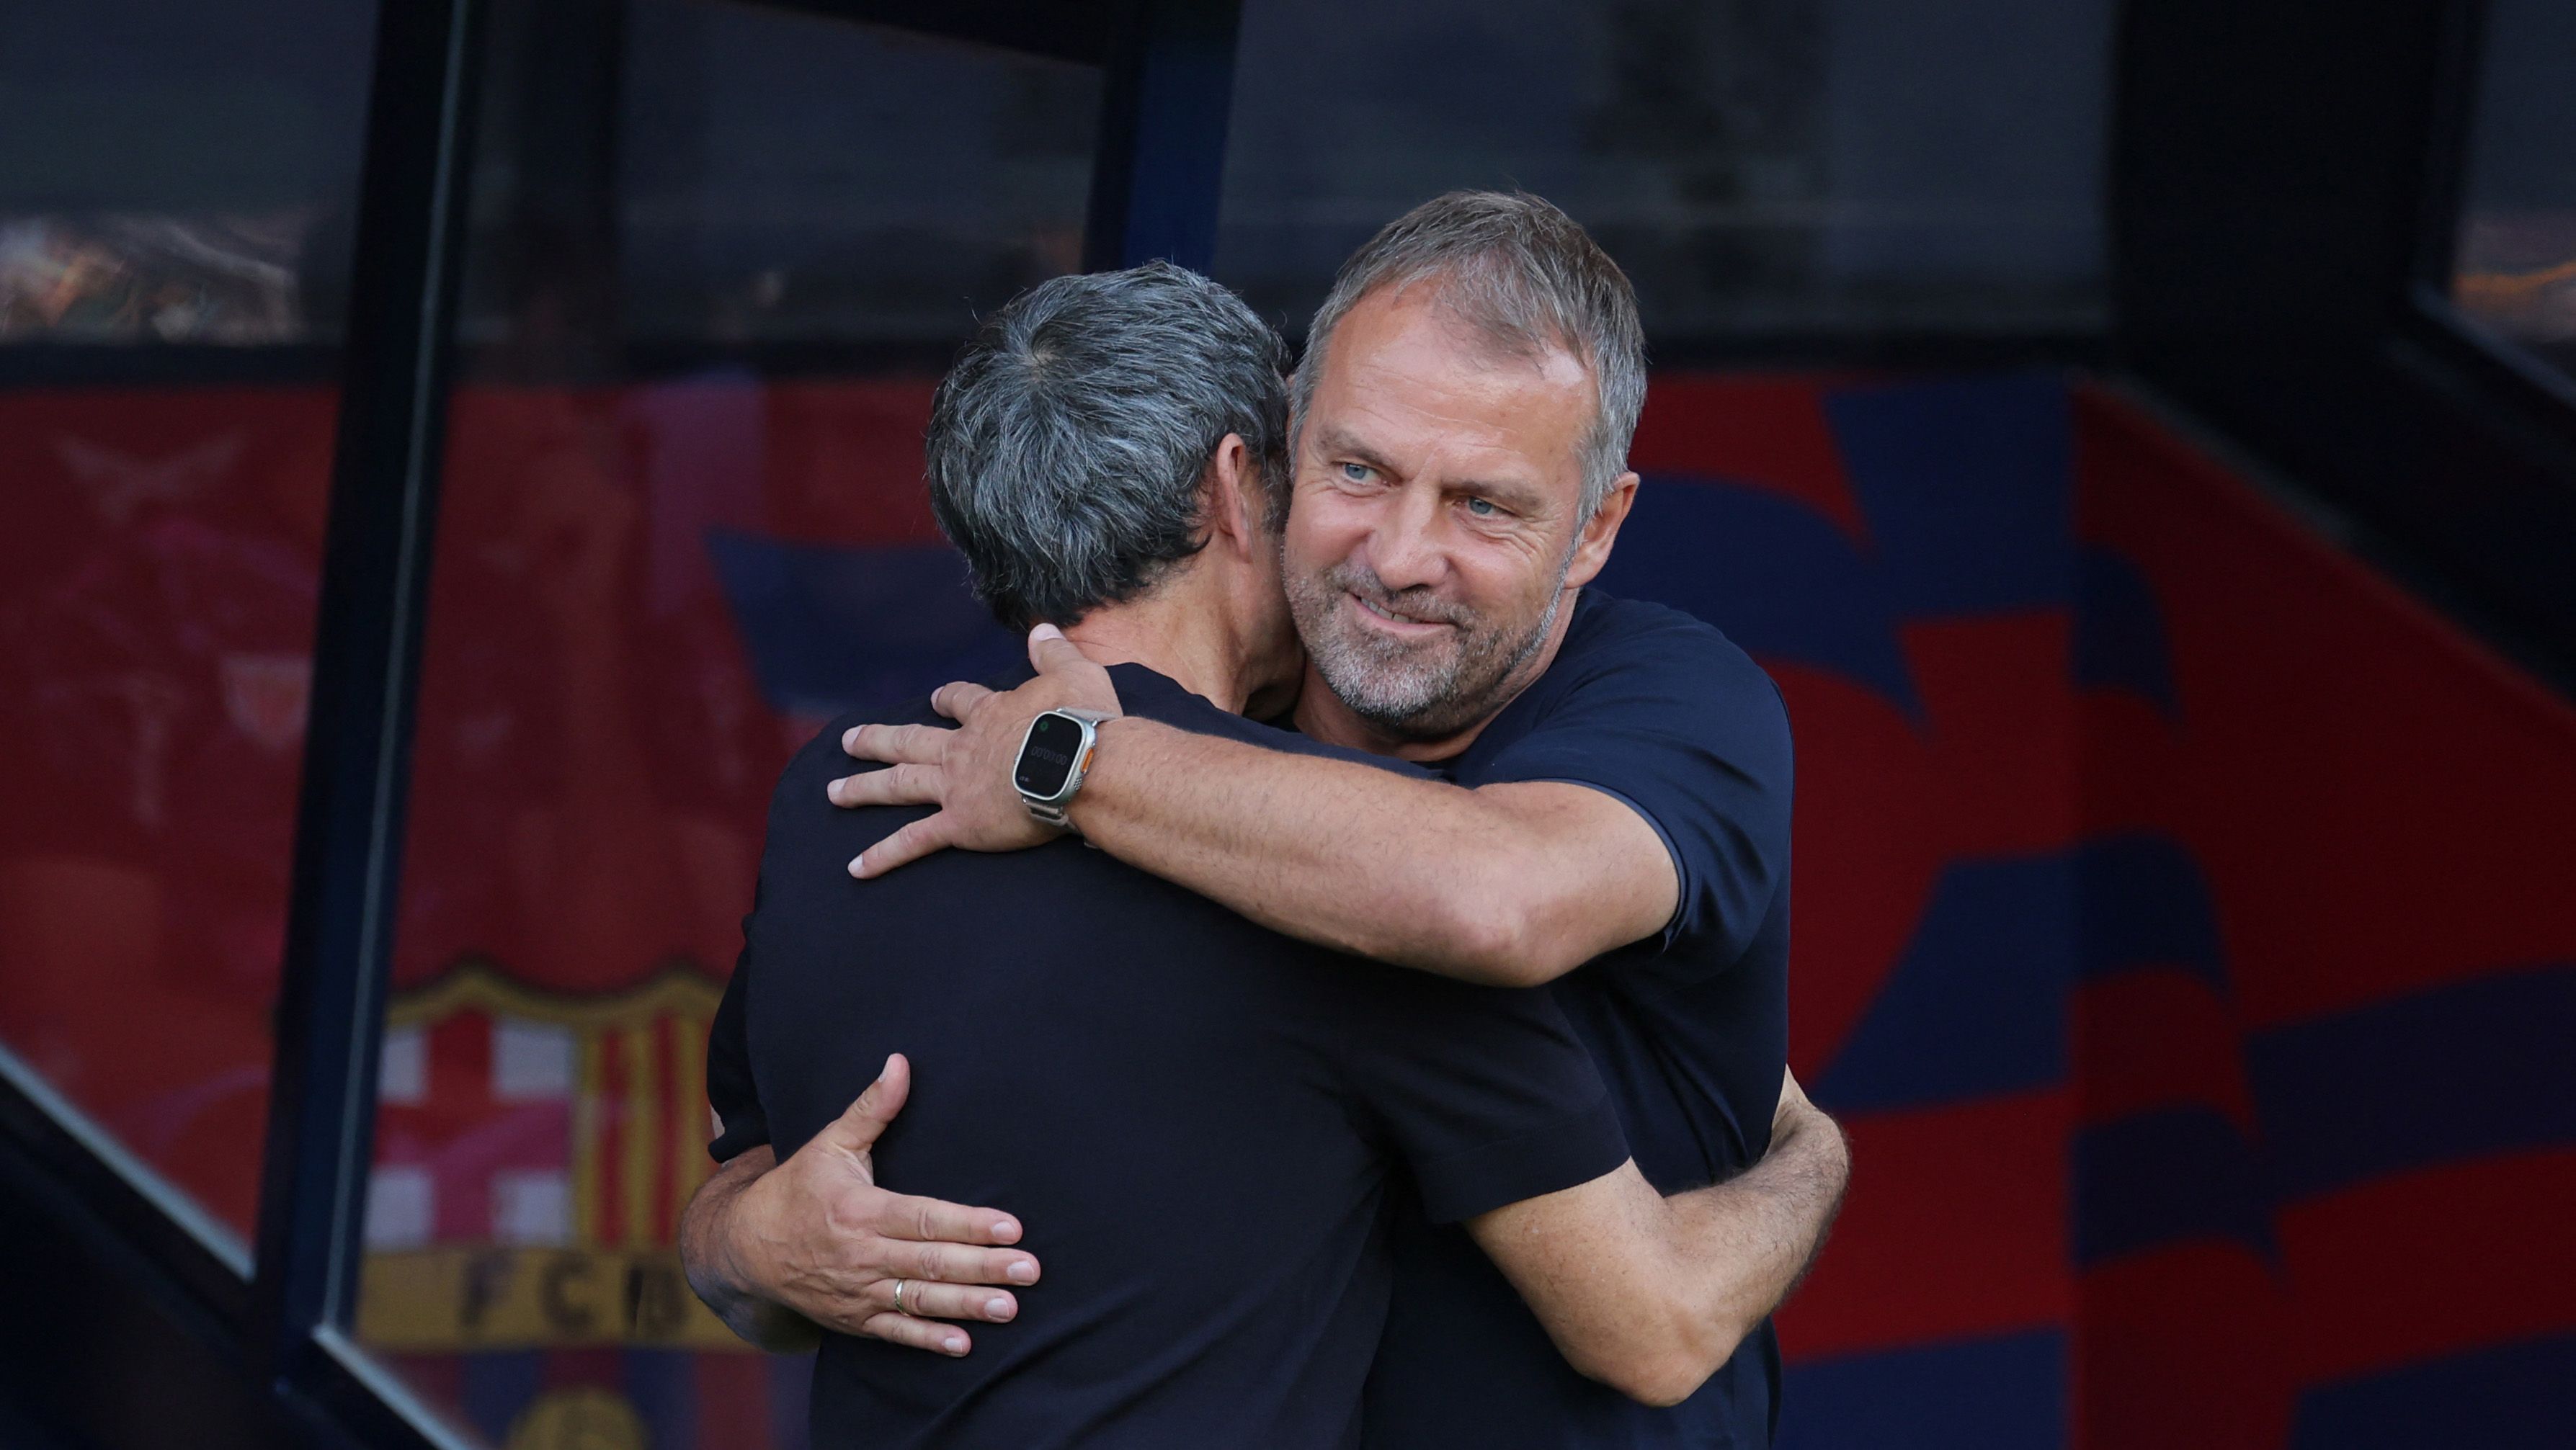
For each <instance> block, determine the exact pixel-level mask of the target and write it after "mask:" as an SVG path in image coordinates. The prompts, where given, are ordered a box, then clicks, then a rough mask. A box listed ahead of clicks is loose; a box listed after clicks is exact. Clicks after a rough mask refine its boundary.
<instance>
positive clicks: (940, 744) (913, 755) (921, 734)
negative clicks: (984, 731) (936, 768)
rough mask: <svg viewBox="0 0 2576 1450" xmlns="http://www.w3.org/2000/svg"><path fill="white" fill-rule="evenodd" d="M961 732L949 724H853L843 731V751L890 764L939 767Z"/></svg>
mask: <svg viewBox="0 0 2576 1450" xmlns="http://www.w3.org/2000/svg"><path fill="white" fill-rule="evenodd" d="M956 738H957V732H956V731H954V730H951V729H949V728H948V727H947V726H945V725H853V726H851V727H850V728H849V729H847V730H844V731H842V732H841V750H842V752H843V753H844V754H847V755H850V756H853V757H856V758H857V759H860V760H881V761H884V762H885V763H886V764H888V765H904V764H912V765H937V764H938V763H939V762H940V761H942V760H945V759H947V757H948V742H949V741H951V740H954V739H956Z"/></svg>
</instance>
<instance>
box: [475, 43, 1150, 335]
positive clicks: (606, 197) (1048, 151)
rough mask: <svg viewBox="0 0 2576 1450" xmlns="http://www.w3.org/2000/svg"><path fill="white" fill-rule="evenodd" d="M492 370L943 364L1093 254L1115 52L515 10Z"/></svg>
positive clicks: (486, 280) (493, 243)
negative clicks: (1100, 151) (1029, 294)
mask: <svg viewBox="0 0 2576 1450" xmlns="http://www.w3.org/2000/svg"><path fill="white" fill-rule="evenodd" d="M492 26H493V47H492V64H491V68H490V69H489V71H487V72H486V76H485V81H484V86H485V90H484V97H483V114H482V139H481V143H480V145H479V147H478V150H477V156H476V182H475V189H476V205H477V210H476V214H475V228H476V241H475V246H474V250H473V255H472V258H471V260H470V262H469V265H468V269H467V295H466V304H465V318H464V322H463V324H462V337H463V339H464V341H465V342H466V344H467V345H468V349H469V357H470V359H471V362H472V367H473V370H474V371H476V372H478V373H479V374H481V375H484V376H497V377H516V378H521V379H532V378H536V377H556V378H562V377H591V378H594V379H599V378H606V377H610V376H615V375H621V374H626V373H631V372H632V371H634V370H635V369H637V368H639V367H640V368H643V369H645V370H650V371H668V370H670V369H671V368H672V367H674V366H678V367H681V368H683V369H685V368H686V367H688V366H690V365H691V364H692V363H694V362H696V361H702V360H705V359H708V358H711V357H715V356H744V355H750V356H758V355H759V354H761V353H762V352H763V350H764V349H771V350H774V349H776V348H778V347H781V346H784V347H786V348H788V349H790V351H791V353H792V356H793V362H792V364H791V365H792V366H796V367H800V368H816V367H819V368H822V369H824V370H827V371H828V370H831V369H833V368H838V367H846V366H849V365H850V364H851V363H852V362H853V360H854V359H858V358H860V357H862V355H864V356H865V357H867V358H869V359H873V360H874V361H875V362H878V363H882V362H886V361H889V360H896V359H900V360H903V361H908V362H911V363H914V364H918V365H928V366H937V365H939V364H942V363H944V362H945V360H946V358H947V357H948V355H949V354H950V352H951V351H952V350H953V349H954V347H955V346H956V344H957V343H958V342H960V341H962V340H963V339H964V338H965V337H966V336H967V334H968V333H970V332H971V331H972V330H973V328H974V323H975V318H976V317H977V316H978V315H979V314H981V313H984V312H989V311H991V310H992V309H994V308H996V307H999V306H1000V305H1001V304H1002V303H1004V302H1006V301H1008V300H1010V298H1011V297H1012V295H1013V294H1015V293H1017V292H1018V291H1020V290H1021V289H1022V288H1024V287H1026V286H1028V285H1029V284H1030V283H1032V282H1036V281H1039V280H1041V279H1043V278H1046V277H1051V276H1054V275H1056V274H1058V273H1061V272H1066V271H1070V270H1072V269H1073V268H1075V267H1076V266H1078V265H1079V263H1080V261H1081V250H1082V232H1081V222H1082V215H1083V207H1084V203H1085V201H1086V200H1087V196H1088V191H1089V187H1090V181H1091V149H1092V135H1093V132H1094V131H1095V130H1096V129H1097V126H1098V118H1099V113H1100V102H1101V75H1100V71H1099V69H1098V68H1097V67H1094V66H1085V65H1078V64H1073V63H1069V62H1062V61H1053V60H1047V59H1042V58H1040V57H1037V56H1033V55H1025V54H1019V53H1015V52H1003V51H999V50H993V49H989V48H985V47H980V46H973V45H966V44H961V43H958V42H954V41H947V40H940V39H934V38H929V37H924V36H919V35H915V34H910V33H907V32H904V31H900V30H894V29H888V28H885V27H880V26H872V25H862V24H856V23H852V22H849V21H842V20H834V19H830V18H827V17H822V16H816V15H809V14H796V13H791V12H786V11H781V10H769V9H759V8H754V7H750V6H743V5H734V4H725V3H712V0H632V3H622V4H621V3H612V0H560V3H554V4H545V5H539V4H533V3H528V0H503V3H501V4H499V5H498V6H497V7H496V9H495V10H494V12H493V17H492Z"/></svg>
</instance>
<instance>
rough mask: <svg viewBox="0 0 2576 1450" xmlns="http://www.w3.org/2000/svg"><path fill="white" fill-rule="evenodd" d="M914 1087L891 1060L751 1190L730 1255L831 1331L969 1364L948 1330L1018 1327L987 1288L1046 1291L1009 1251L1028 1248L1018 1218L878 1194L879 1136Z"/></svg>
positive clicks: (752, 1278) (1006, 1299) (1033, 1263)
mask: <svg viewBox="0 0 2576 1450" xmlns="http://www.w3.org/2000/svg"><path fill="white" fill-rule="evenodd" d="M911 1087H912V1071H911V1065H910V1064H909V1063H908V1062H906V1061H905V1059H904V1058H903V1056H902V1055H901V1054H897V1055H895V1056H893V1057H890V1058H888V1059H886V1066H885V1071H884V1072H883V1073H882V1074H880V1075H879V1076H878V1078H877V1080H876V1081H875V1082H874V1083H871V1084H870V1085H869V1086H868V1090H867V1091H866V1092H863V1093H861V1094H860V1095H859V1098H858V1101H856V1102H854V1103H852V1104H850V1107H849V1110H848V1111H847V1112H845V1113H843V1114H842V1115H841V1116H840V1117H839V1118H838V1119H837V1120H835V1121H834V1122H833V1123H831V1124H830V1125H829V1126H827V1127H826V1128H824V1129H823V1131H822V1132H820V1133H817V1134H815V1135H814V1137H813V1138H811V1139H810V1140H808V1141H807V1142H806V1143H805V1145H804V1146H803V1147H800V1148H798V1149H797V1150H796V1151H795V1152H794V1153H792V1154H789V1155H788V1157H787V1160H786V1161H785V1162H783V1163H780V1164H779V1165H778V1166H777V1167H775V1168H773V1169H771V1170H769V1171H768V1172H766V1173H763V1174H761V1175H760V1176H759V1178H757V1179H756V1180H754V1181H753V1182H752V1184H751V1185H750V1186H749V1187H747V1188H745V1189H744V1190H743V1191H742V1195H741V1197H740V1198H739V1199H738V1200H737V1201H736V1202H735V1204H734V1206H733V1211H732V1214H731V1215H730V1222H729V1223H728V1224H727V1232H726V1234H725V1247H726V1250H727V1252H728V1254H729V1256H730V1257H731V1258H733V1259H734V1260H735V1262H736V1265H737V1270H738V1276H739V1277H740V1278H741V1279H742V1280H743V1281H744V1282H746V1283H748V1284H750V1285H752V1286H754V1287H755V1288H757V1289H758V1291H759V1292H760V1293H761V1294H762V1295H763V1296H764V1297H766V1298H768V1299H770V1300H771V1301H772V1302H774V1303H777V1304H779V1305H782V1306H784V1307H786V1308H788V1309H791V1310H793V1311H795V1312H796V1313H798V1314H801V1315H803V1316H804V1317H805V1318H807V1319H809V1320H812V1321H813V1322H814V1323H816V1324H818V1325H820V1326H822V1327H823V1328H825V1329H830V1330H835V1331H838V1332H840V1333H843V1334H857V1335H865V1336H867V1337H870V1338H874V1339H883V1340H888V1341H891V1342H893V1343H896V1344H907V1345H911V1346H913V1347H914V1348H917V1349H928V1350H934V1351H937V1352H940V1353H945V1354H952V1355H956V1354H964V1353H966V1352H967V1350H968V1349H970V1348H971V1347H972V1341H971V1340H970V1339H969V1338H968V1336H967V1333H966V1331H965V1330H963V1329H959V1328H957V1327H956V1326H955V1325H953V1324H945V1323H940V1322H938V1321H940V1320H951V1319H964V1320H981V1321H984V1322H987V1323H996V1324H998V1323H1003V1322H1006V1321H1008V1320H1010V1319H1012V1318H1014V1317H1016V1316H1017V1315H1018V1313H1019V1300H1018V1298H1017V1296H1015V1295H1013V1294H1011V1293H1010V1292H1009V1291H1008V1290H1005V1289H998V1288H992V1287H987V1286H992V1285H1001V1284H1019V1285H1026V1284H1034V1283H1036V1282H1037V1278H1038V1261H1037V1259H1036V1258H1035V1257H1033V1256H1031V1255H1029V1254H1027V1253H1025V1252H1022V1251H1020V1250H1018V1249H1013V1248H1008V1247H1004V1246H1006V1245H1009V1244H1014V1243H1017V1242H1018V1241H1019V1238H1020V1225H1019V1221H1018V1220H1016V1219H1014V1218H1012V1217H1011V1216H1010V1215H1009V1214H1006V1213H1001V1212H998V1211H996V1210H994V1209H989V1208H966V1207H961V1206H960V1205H957V1204H953V1203H944V1202H941V1201H940V1200H938V1199H934V1198H916V1197H912V1196H910V1195H907V1194H901V1193H892V1192H889V1191H887V1190H886V1189H884V1188H881V1187H879V1186H878V1185H877V1181H876V1164H875V1161H874V1156H873V1155H874V1149H875V1146H876V1141H877V1137H878V1135H879V1134H881V1133H883V1132H884V1131H885V1127H886V1125H887V1124H888V1123H890V1122H892V1121H894V1116H895V1114H896V1113H898V1112H900V1111H901V1110H902V1108H903V1103H904V1099H905V1097H906V1096H908V1095H909V1093H910V1092H911ZM762 1151H765V1150H762ZM898 1286H900V1288H901V1290H902V1295H903V1297H902V1300H901V1304H900V1307H898V1305H897V1301H896V1298H895V1294H896V1290H897V1288H898Z"/></svg>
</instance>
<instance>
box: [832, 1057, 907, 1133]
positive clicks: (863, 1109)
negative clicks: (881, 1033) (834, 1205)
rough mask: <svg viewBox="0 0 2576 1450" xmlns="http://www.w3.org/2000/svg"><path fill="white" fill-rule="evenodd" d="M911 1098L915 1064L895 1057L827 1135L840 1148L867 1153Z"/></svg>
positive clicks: (834, 1121)
mask: <svg viewBox="0 0 2576 1450" xmlns="http://www.w3.org/2000/svg"><path fill="white" fill-rule="evenodd" d="M911 1096H912V1061H911V1059H909V1058H907V1057H905V1056H904V1055H903V1054H902V1053H900V1052H898V1053H894V1054H892V1055H890V1056H888V1057H887V1058H886V1060H885V1066H884V1067H883V1068H880V1069H879V1070H878V1072H877V1080H876V1081H875V1082H872V1083H869V1084H868V1086H867V1091H865V1092H862V1093H860V1094H859V1095H858V1097H857V1098H855V1099H853V1100H852V1101H851V1103H850V1105H849V1106H848V1107H846V1108H844V1109H842V1110H841V1116H840V1117H838V1118H835V1119H834V1120H833V1121H832V1125H831V1126H830V1127H828V1128H825V1129H824V1130H823V1132H824V1134H825V1136H827V1137H829V1138H830V1139H831V1140H832V1142H833V1143H834V1144H835V1145H836V1146H839V1147H841V1148H845V1149H848V1150H849V1151H851V1152H853V1153H864V1152H866V1151H867V1150H868V1149H870V1148H872V1147H874V1146H876V1141H877V1135H878V1134H879V1133H882V1132H884V1131H885V1129H886V1124H888V1123H891V1122H893V1121H894V1115H895V1114H897V1113H900V1112H902V1111H903V1104H904V1100H905V1099H906V1098H909V1097H911Z"/></svg>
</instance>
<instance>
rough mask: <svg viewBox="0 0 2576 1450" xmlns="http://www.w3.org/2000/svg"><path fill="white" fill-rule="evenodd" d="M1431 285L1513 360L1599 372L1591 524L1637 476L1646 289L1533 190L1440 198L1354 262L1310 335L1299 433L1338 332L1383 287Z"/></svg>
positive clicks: (1588, 462)
mask: <svg viewBox="0 0 2576 1450" xmlns="http://www.w3.org/2000/svg"><path fill="white" fill-rule="evenodd" d="M1425 282H1427V283H1431V284H1433V285H1434V286H1436V287H1437V288H1438V291H1437V292H1436V293H1435V294H1434V296H1435V297H1436V298H1437V300H1438V301H1439V302H1440V304H1441V305H1442V306H1444V307H1446V308H1448V309H1450V310H1451V311H1452V312H1454V313H1455V314H1456V315H1457V316H1458V317H1459V318H1461V319H1462V320H1464V321H1465V322H1467V323H1468V324H1470V325H1471V326H1473V327H1474V328H1476V330H1477V331H1479V332H1480V333H1482V334H1484V336H1485V337H1486V338H1487V339H1488V340H1489V341H1491V342H1492V343H1493V344H1494V345H1495V346H1496V347H1498V348H1500V349H1501V350H1502V351H1504V352H1505V353H1506V354H1508V355H1511V356H1515V357H1533V356H1536V355H1537V354H1539V353H1541V352H1544V351H1545V350H1547V349H1548V348H1551V347H1561V348H1564V349H1565V350H1566V351H1568V352H1570V353H1572V354H1574V356H1575V357H1576V358H1577V359H1578V360H1580V361H1581V362H1582V363H1583V365H1584V368H1585V370H1586V371H1588V372H1590V373H1591V374H1592V384H1593V389H1594V393H1595V403H1596V408H1595V411H1594V413H1593V419H1592V428H1591V431H1590V432H1589V433H1587V434H1586V435H1585V436H1584V440H1583V509H1582V517H1584V518H1586V519H1589V518H1590V517H1591V516H1592V515H1593V513H1594V512H1595V511H1597V510H1598V509H1599V508H1600V507H1601V501H1602V500H1603V499H1604V498H1607V497H1608V496H1609V493H1610V483H1611V480H1613V479H1615V478H1617V477H1618V476H1619V475H1620V474H1622V473H1624V472H1626V471H1627V468H1628V444H1629V441H1630V440H1631V439H1633V438H1635V437H1636V434H1637V415H1638V413H1639V412H1641V411H1643V409H1644V408H1645V406H1646V336H1645V331H1644V329H1643V328H1641V327H1640V326H1639V325H1638V322H1637V293H1636V289H1635V288H1633V287H1631V286H1630V285H1629V284H1628V275H1627V274H1626V273H1625V272H1622V271H1620V270H1619V264H1618V263H1616V262H1613V261H1611V260H1610V254H1609V253H1607V252H1604V251H1602V250H1601V245H1600V244H1599V243H1598V242H1595V241H1593V240H1592V235H1591V233H1589V232H1586V231H1585V230H1584V229H1583V228H1582V226H1581V225H1580V224H1578V223H1577V222H1576V221H1575V220H1574V218H1572V217H1570V216H1567V215H1566V214H1565V213H1564V212H1562V211H1560V210H1558V209H1557V208H1556V207H1555V206H1554V205H1553V204H1551V203H1549V202H1546V201H1542V200H1540V199H1539V198H1537V197H1535V196H1531V195H1529V194H1528V193H1526V192H1501V191H1453V192H1450V193H1448V194H1446V195H1444V196H1437V197H1433V198H1432V199H1431V200H1429V201H1426V202H1424V203H1423V204H1422V205H1420V206H1417V207H1415V208H1414V209H1413V210H1411V211H1409V212H1406V213H1405V214H1404V215H1402V216H1400V217H1397V218H1396V219H1395V220H1394V221H1391V222H1389V223H1387V224H1386V226H1385V228H1384V229H1382V230H1380V231H1379V232H1378V234H1377V235H1376V236H1374V237H1371V238H1369V240H1368V244H1367V245H1365V246H1363V247H1361V248H1360V249H1359V250H1358V251H1357V252H1354V253H1352V254H1351V259H1350V260H1349V261H1347V262H1344V263H1343V264H1342V270H1341V271H1340V273H1339V274H1337V275H1336V276H1335V277H1334V278H1333V290H1332V292H1331V294H1330V295H1328V296H1326V297H1325V298H1324V305H1323V306H1322V307H1320V308H1317V309H1316V311H1315V322H1314V325H1313V326H1312V327H1310V328H1309V329H1307V333H1306V355H1305V357H1304V358H1302V359H1301V360H1299V362H1298V364H1297V378H1296V382H1295V383H1294V384H1293V386H1292V390H1291V393H1290V400H1291V402H1290V406H1291V409H1292V416H1293V418H1294V420H1295V422H1294V424H1293V427H1294V428H1296V429H1303V428H1304V427H1305V421H1306V410H1307V407H1308V406H1309V405H1310V404H1312V403H1313V402H1314V400H1315V384H1316V381H1317V380H1318V379H1319V378H1321V377H1322V376H1323V371H1324V355H1325V353H1326V351H1327V350H1328V349H1329V348H1330V346H1331V344H1332V340H1333V329H1334V328H1336V327H1338V326H1340V325H1341V321H1342V318H1343V317H1344V316H1346V315H1347V314H1348V313H1349V312H1350V310H1351V308H1352V307H1354V306H1355V305H1357V304H1358V302H1359V300H1360V299H1361V298H1363V297H1366V296H1367V295H1369V294H1370V293H1372V292H1375V291H1377V290H1378V289H1379V288H1381V287H1390V288H1395V289H1398V290H1401V289H1403V288H1406V287H1411V286H1413V285H1415V284H1416V283H1425ZM1291 436H1292V438H1293V437H1294V436H1295V435H1294V433H1293V432H1292V434H1291Z"/></svg>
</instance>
